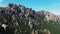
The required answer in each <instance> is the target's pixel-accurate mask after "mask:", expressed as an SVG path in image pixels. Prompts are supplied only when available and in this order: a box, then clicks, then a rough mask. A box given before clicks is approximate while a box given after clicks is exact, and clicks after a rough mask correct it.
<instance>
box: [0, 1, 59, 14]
mask: <svg viewBox="0 0 60 34" xmlns="http://www.w3.org/2000/svg"><path fill="white" fill-rule="evenodd" d="M9 3H13V4H17V5H19V4H20V5H23V6H25V7H28V8H32V9H33V10H36V11H40V10H46V11H49V12H51V13H54V14H56V15H60V0H0V7H7V6H8V4H9Z"/></svg>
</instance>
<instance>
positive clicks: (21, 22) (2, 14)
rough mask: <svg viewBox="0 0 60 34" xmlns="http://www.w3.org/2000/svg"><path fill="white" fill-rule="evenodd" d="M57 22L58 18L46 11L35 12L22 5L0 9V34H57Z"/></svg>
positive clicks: (10, 5)
mask: <svg viewBox="0 0 60 34" xmlns="http://www.w3.org/2000/svg"><path fill="white" fill-rule="evenodd" d="M59 21H60V17H59V16H56V15H54V14H52V13H50V12H48V11H39V12H37V11H35V10H32V8H26V7H25V6H23V5H16V4H9V5H8V7H0V30H1V31H2V32H0V34H3V33H4V34H45V33H46V34H54V33H56V34H59V33H60V32H59V31H60V29H59V28H60V25H59V23H60V22H59ZM52 24H53V25H52ZM57 26H59V27H58V28H57ZM54 28H56V29H54ZM56 30H58V32H54V31H56ZM52 31H53V32H52Z"/></svg>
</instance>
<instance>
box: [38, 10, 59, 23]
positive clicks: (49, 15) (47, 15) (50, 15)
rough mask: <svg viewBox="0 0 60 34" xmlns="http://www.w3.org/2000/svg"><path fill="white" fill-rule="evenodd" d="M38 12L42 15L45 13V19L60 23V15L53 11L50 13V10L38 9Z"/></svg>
mask: <svg viewBox="0 0 60 34" xmlns="http://www.w3.org/2000/svg"><path fill="white" fill-rule="evenodd" d="M38 14H40V15H45V20H47V21H49V20H53V21H55V22H57V23H60V16H59V15H55V14H53V13H50V12H49V11H44V10H41V11H38Z"/></svg>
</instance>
